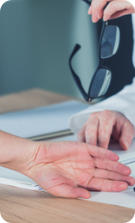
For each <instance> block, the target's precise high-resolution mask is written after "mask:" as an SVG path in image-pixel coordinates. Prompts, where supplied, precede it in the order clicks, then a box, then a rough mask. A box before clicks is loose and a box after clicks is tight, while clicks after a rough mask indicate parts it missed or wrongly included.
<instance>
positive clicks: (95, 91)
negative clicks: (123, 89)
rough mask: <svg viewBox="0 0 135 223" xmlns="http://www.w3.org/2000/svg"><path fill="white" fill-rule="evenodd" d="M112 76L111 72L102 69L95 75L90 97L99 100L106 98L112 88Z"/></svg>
mask: <svg viewBox="0 0 135 223" xmlns="http://www.w3.org/2000/svg"><path fill="white" fill-rule="evenodd" d="M111 78H112V74H111V71H110V70H107V69H103V68H100V69H99V70H98V71H97V72H96V73H95V75H94V78H93V81H92V85H91V88H90V92H89V94H90V97H91V98H97V97H101V96H104V95H105V94H106V92H107V90H108V88H109V86H110V82H111Z"/></svg>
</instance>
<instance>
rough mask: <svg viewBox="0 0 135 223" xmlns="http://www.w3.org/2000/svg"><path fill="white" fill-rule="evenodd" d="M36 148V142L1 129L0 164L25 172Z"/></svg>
mask: <svg viewBox="0 0 135 223" xmlns="http://www.w3.org/2000/svg"><path fill="white" fill-rule="evenodd" d="M34 147H35V148H34ZM35 150H36V143H34V142H32V141H29V140H26V139H23V138H20V137H16V136H13V135H10V134H8V133H5V132H2V131H0V166H3V167H7V168H10V169H13V170H17V171H20V172H24V171H25V169H26V167H27V163H28V162H31V160H32V158H33V156H34V154H35ZM29 159H31V160H29Z"/></svg>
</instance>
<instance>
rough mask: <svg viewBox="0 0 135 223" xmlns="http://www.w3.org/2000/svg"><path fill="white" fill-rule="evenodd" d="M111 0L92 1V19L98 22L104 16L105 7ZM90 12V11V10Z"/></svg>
mask: <svg viewBox="0 0 135 223" xmlns="http://www.w3.org/2000/svg"><path fill="white" fill-rule="evenodd" d="M109 1H110V0H93V1H92V3H91V14H92V21H93V22H98V20H99V19H101V18H102V17H103V11H104V7H105V6H106V4H107V2H109ZM88 13H89V14H90V12H88Z"/></svg>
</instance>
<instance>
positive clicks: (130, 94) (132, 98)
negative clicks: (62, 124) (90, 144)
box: [70, 78, 135, 133]
mask: <svg viewBox="0 0 135 223" xmlns="http://www.w3.org/2000/svg"><path fill="white" fill-rule="evenodd" d="M104 110H112V111H118V112H121V113H122V114H124V115H125V116H126V117H127V118H128V120H130V121H131V123H132V124H133V125H135V78H134V79H133V82H132V84H130V85H128V86H126V87H125V88H124V89H123V90H121V91H120V92H119V93H117V94H116V95H114V96H112V97H110V98H108V99H106V100H104V101H102V102H99V103H97V104H95V105H90V106H89V108H88V109H86V110H84V111H82V112H80V113H78V114H76V115H74V116H72V117H71V119H70V128H71V129H72V131H73V132H75V133H77V132H78V131H79V130H80V129H81V128H82V127H83V125H84V124H85V122H86V121H87V119H88V117H89V116H90V114H92V113H93V112H97V111H104Z"/></svg>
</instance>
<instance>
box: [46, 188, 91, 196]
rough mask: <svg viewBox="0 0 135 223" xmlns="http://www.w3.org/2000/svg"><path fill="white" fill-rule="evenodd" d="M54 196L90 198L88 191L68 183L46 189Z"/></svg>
mask: <svg viewBox="0 0 135 223" xmlns="http://www.w3.org/2000/svg"><path fill="white" fill-rule="evenodd" d="M48 192H49V193H51V194H52V195H54V196H58V197H66V198H84V199H88V198H90V192H89V191H87V190H86V189H84V188H81V187H73V186H71V185H68V184H61V185H58V186H55V187H53V188H51V189H49V190H48Z"/></svg>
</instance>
